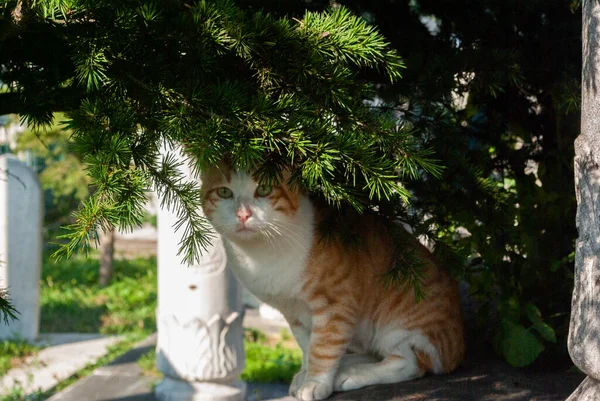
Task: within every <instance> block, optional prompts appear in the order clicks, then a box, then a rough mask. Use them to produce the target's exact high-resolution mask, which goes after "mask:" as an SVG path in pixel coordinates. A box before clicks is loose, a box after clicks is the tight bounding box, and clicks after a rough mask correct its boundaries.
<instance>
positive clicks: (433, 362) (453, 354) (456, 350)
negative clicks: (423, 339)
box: [414, 319, 465, 374]
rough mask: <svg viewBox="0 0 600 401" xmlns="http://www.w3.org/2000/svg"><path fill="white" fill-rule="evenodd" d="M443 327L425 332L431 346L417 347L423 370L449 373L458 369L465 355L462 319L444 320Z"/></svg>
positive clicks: (416, 353)
mask: <svg viewBox="0 0 600 401" xmlns="http://www.w3.org/2000/svg"><path fill="white" fill-rule="evenodd" d="M444 323H445V324H444V326H443V327H439V328H438V329H437V330H435V331H433V332H430V333H425V334H426V336H427V337H428V338H429V342H430V343H431V345H432V346H433V348H434V350H432V349H431V348H429V349H423V348H415V349H414V352H415V355H416V356H417V364H418V366H419V369H421V370H422V371H423V372H430V373H435V374H442V373H449V372H452V371H453V370H454V369H456V368H457V367H458V366H459V365H460V364H461V363H462V362H463V359H464V357H465V340H464V328H463V325H462V322H461V321H460V319H456V320H453V321H446V322H444Z"/></svg>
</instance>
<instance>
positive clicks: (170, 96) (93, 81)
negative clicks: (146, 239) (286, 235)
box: [0, 0, 435, 262]
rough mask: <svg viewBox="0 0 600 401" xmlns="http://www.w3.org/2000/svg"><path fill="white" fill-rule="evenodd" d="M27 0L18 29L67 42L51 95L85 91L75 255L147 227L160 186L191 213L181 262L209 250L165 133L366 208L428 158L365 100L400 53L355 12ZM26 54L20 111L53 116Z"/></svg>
mask: <svg viewBox="0 0 600 401" xmlns="http://www.w3.org/2000/svg"><path fill="white" fill-rule="evenodd" d="M31 6H32V9H31V10H29V11H30V12H31V14H30V15H29V18H28V19H22V20H20V21H17V23H16V25H17V28H15V29H17V30H23V29H26V28H27V27H28V26H29V25H28V24H33V23H34V21H35V22H36V23H40V24H42V26H44V27H46V28H47V29H48V30H49V31H50V35H51V37H52V40H54V41H56V42H63V43H67V44H69V45H70V46H71V47H70V49H69V51H67V52H66V53H65V54H64V59H65V60H64V61H63V62H64V63H67V64H69V65H70V68H69V69H65V70H63V71H71V72H72V74H71V75H69V76H64V77H63V76H62V75H64V74H62V75H59V76H57V77H56V80H55V81H54V82H45V84H47V87H46V88H44V89H45V91H44V93H45V92H47V91H49V90H50V89H51V88H56V87H57V86H60V87H62V89H66V88H68V89H70V90H72V91H74V92H75V93H76V96H75V97H71V99H73V98H76V97H77V96H78V98H77V101H76V103H75V104H76V107H73V108H71V109H70V110H69V111H68V115H69V117H70V119H71V120H70V122H69V124H68V128H69V129H70V130H72V132H73V138H74V140H75V142H76V144H77V151H78V152H79V153H80V154H81V155H82V156H83V160H84V161H85V162H86V163H87V164H88V165H89V169H88V173H89V175H90V177H91V180H92V183H93V185H94V192H93V193H92V195H91V197H90V198H89V199H88V200H87V201H86V202H84V204H83V205H82V207H81V208H80V210H79V211H78V212H77V214H76V217H77V222H76V223H75V224H73V225H71V226H70V227H69V230H70V233H69V234H66V235H65V236H64V237H63V239H66V240H68V244H67V245H65V247H64V248H62V253H63V254H66V255H70V254H72V252H73V251H74V250H75V249H76V248H77V247H78V246H79V245H81V244H84V243H86V242H89V241H90V240H93V239H94V238H95V236H96V234H95V231H96V230H98V229H107V228H108V227H110V226H119V227H121V228H125V229H129V228H131V227H132V226H135V225H137V224H139V222H140V220H141V218H142V213H143V211H142V207H141V205H142V199H143V196H142V195H143V192H144V191H145V190H147V189H148V188H154V189H156V190H157V191H158V193H159V195H160V197H161V198H162V199H163V200H164V202H165V203H166V204H167V205H169V206H172V207H174V208H175V210H177V212H178V214H179V216H180V221H179V222H178V224H177V226H178V227H180V228H182V229H183V230H184V232H185V238H186V239H185V240H184V241H183V243H182V248H181V251H182V252H183V255H184V259H185V260H186V261H188V262H191V261H192V260H193V259H194V258H195V257H197V256H198V255H199V253H200V251H201V249H202V248H203V247H205V246H206V245H207V243H208V241H209V240H210V237H209V236H208V226H207V224H206V222H205V221H204V220H203V218H202V217H201V216H200V215H199V214H198V212H197V210H198V206H199V201H200V195H199V188H198V187H197V186H196V185H193V184H188V183H184V182H182V181H181V180H180V179H179V178H180V176H179V174H178V173H177V172H176V167H177V164H178V162H176V160H175V159H174V158H173V157H172V155H170V154H167V155H165V156H164V157H163V158H162V160H159V159H158V158H157V156H158V152H159V148H160V146H161V144H163V143H165V142H167V143H171V142H183V143H184V144H185V149H186V153H187V154H188V155H189V156H190V158H191V162H192V164H193V165H194V167H195V168H202V167H203V166H207V165H210V164H214V163H215V162H216V161H219V160H222V159H223V158H225V157H227V158H228V159H229V160H230V161H231V162H232V164H233V165H234V167H236V168H243V169H250V170H252V171H256V174H257V175H258V176H259V177H261V179H264V180H268V181H273V180H277V178H278V177H279V176H280V172H281V170H282V169H283V168H289V169H290V170H291V171H292V173H293V174H292V176H293V182H294V183H295V184H297V185H302V186H304V187H306V188H307V189H308V190H310V191H315V192H317V193H319V194H321V195H322V196H323V197H324V198H325V199H327V200H328V201H329V202H331V203H332V204H341V203H349V204H351V205H352V206H353V207H355V208H356V209H358V210H363V209H364V208H365V207H368V206H369V204H370V202H371V201H370V198H372V199H373V202H375V203H377V202H378V201H379V200H381V199H389V198H394V197H401V198H403V199H407V198H408V192H407V191H406V190H405V189H404V187H403V186H402V185H400V184H399V179H400V177H401V176H402V175H403V174H404V171H405V170H406V169H407V168H412V169H416V168H418V166H419V165H425V166H428V165H430V163H427V162H426V159H427V158H426V156H427V153H426V152H425V151H423V150H422V149H420V147H419V145H418V144H417V143H415V142H414V141H412V140H411V138H412V133H411V132H409V131H406V130H404V129H403V128H402V127H400V126H398V125H397V124H396V122H395V121H394V119H393V118H391V116H390V115H388V114H386V113H380V112H377V111H375V110H373V109H372V108H370V107H369V106H368V105H366V104H365V103H364V102H363V100H364V99H365V98H368V97H369V96H370V95H371V94H372V89H373V85H372V84H370V83H369V82H367V81H366V80H364V79H362V78H361V75H360V72H362V71H363V70H365V69H376V70H379V71H381V73H382V75H383V76H385V77H386V79H387V80H388V81H389V82H394V81H395V80H397V79H398V78H399V77H400V71H401V69H402V68H403V63H402V61H401V59H400V57H399V56H398V55H397V53H396V52H395V51H393V50H391V49H390V48H389V46H388V44H387V42H386V41H385V40H384V39H383V37H382V36H381V35H380V34H379V33H378V32H377V30H376V28H375V27H374V26H372V25H368V24H367V23H366V22H365V21H364V20H362V19H361V18H359V17H356V16H354V15H352V14H351V13H350V12H349V11H348V10H347V9H345V8H343V7H336V8H333V9H330V10H328V11H326V12H320V13H314V12H307V13H306V14H305V16H304V17H303V19H301V20H296V19H290V18H286V17H275V16H273V15H270V14H268V13H264V12H248V11H246V10H244V9H242V8H240V7H238V6H236V5H234V4H233V3H232V2H229V1H216V2H206V1H198V2H196V3H192V4H189V5H187V4H183V3H176V2H171V1H167V0H164V1H155V2H152V3H144V2H135V1H134V2H132V3H128V4H127V5H125V4H123V3H121V2H115V1H111V0H104V1H97V2H93V3H90V2H78V1H70V2H64V3H60V6H58V5H57V3H56V2H55V1H39V2H35V3H33V4H31ZM6 17H8V14H6ZM90 20H93V21H94V23H93V24H90V22H89V21H90ZM55 28H56V29H55ZM12 33H13V32H12V31H9V32H8V33H7V34H8V35H9V36H10V35H11V34H12ZM52 35H55V36H52ZM59 36H60V38H62V39H59ZM47 40H50V37H48V38H47ZM132 43H144V45H139V46H132V45H131V44H132ZM0 61H1V60H0ZM18 61H19V60H13V62H11V63H10V65H11V68H8V69H7V71H6V72H4V73H2V76H0V78H2V80H3V81H5V82H9V83H10V85H9V88H10V90H12V91H14V92H16V93H18V94H19V98H20V100H21V101H22V102H23V104H24V108H23V116H24V119H25V120H26V121H28V122H29V123H30V124H33V125H36V126H37V125H44V124H46V123H47V121H48V117H47V116H48V113H49V112H50V110H51V109H52V108H53V106H54V105H53V104H51V103H49V104H43V105H36V107H33V105H32V104H31V99H30V97H29V96H28V95H29V93H30V91H31V88H32V87H33V84H31V83H30V82H29V81H28V80H27V79H26V78H29V77H25V76H24V75H25V74H24V73H23V71H20V72H19V71H18V68H19V67H18V66H19V63H18ZM40 68H42V66H40ZM43 68H44V69H48V68H50V66H44V67H43ZM173 71H177V72H178V73H177V74H173ZM34 73H35V74H38V73H41V71H40V70H36V71H32V72H31V73H30V75H34ZM40 85H42V83H40V82H39V81H38V82H37V83H36V85H35V87H36V91H38V92H39V89H40V88H39V86H40ZM34 108H35V112H34V111H33V109H34ZM40 109H45V110H43V111H42V110H40ZM341 132H343V133H344V135H339V133H341ZM413 155H414V157H413ZM407 166H408V167H407ZM431 170H432V171H434V170H435V168H434V167H431Z"/></svg>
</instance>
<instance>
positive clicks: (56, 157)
mask: <svg viewBox="0 0 600 401" xmlns="http://www.w3.org/2000/svg"><path fill="white" fill-rule="evenodd" d="M65 118H66V117H65V116H64V115H63V114H62V113H56V114H55V115H54V116H53V120H52V124H51V125H50V126H48V127H46V128H44V129H28V130H26V131H24V132H22V133H21V134H19V136H18V137H17V147H16V149H15V151H16V152H20V151H30V152H32V153H33V155H34V156H35V157H36V158H37V159H38V163H39V165H40V166H39V175H38V176H39V179H40V183H41V184H42V188H43V189H44V190H45V192H44V197H45V206H46V207H45V215H44V219H45V223H46V225H48V226H49V227H50V228H54V229H55V227H56V226H57V225H60V224H65V223H67V222H68V221H69V217H70V215H71V213H72V212H73V210H75V209H76V208H77V206H78V205H79V203H80V202H81V201H82V200H84V199H86V198H87V197H88V196H89V193H90V189H89V185H90V180H89V178H88V176H87V173H86V170H85V166H84V165H83V164H82V162H81V160H80V158H79V157H78V156H77V154H75V153H74V152H73V141H72V139H71V134H72V133H71V131H70V130H67V129H64V127H62V126H61V122H63V121H64V120H65Z"/></svg>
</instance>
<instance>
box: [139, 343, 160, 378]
mask: <svg viewBox="0 0 600 401" xmlns="http://www.w3.org/2000/svg"><path fill="white" fill-rule="evenodd" d="M137 364H138V366H139V367H140V369H142V371H143V372H144V374H145V375H148V376H155V377H158V376H160V375H161V373H160V372H159V370H158V369H157V368H156V349H151V350H150V351H148V352H146V353H145V354H144V355H142V356H141V357H140V359H138V361H137Z"/></svg>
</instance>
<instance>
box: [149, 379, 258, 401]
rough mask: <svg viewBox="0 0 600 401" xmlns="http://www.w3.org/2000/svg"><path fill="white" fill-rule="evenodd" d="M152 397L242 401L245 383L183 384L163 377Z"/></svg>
mask: <svg viewBox="0 0 600 401" xmlns="http://www.w3.org/2000/svg"><path fill="white" fill-rule="evenodd" d="M154 395H155V396H156V399H157V400H159V401H244V399H245V397H246V383H244V382H242V381H237V382H233V383H231V384H230V385H227V384H219V383H209V382H184V381H181V380H175V379H171V378H168V377H165V378H164V379H163V381H161V382H160V383H159V384H158V385H157V386H156V387H155V389H154Z"/></svg>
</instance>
